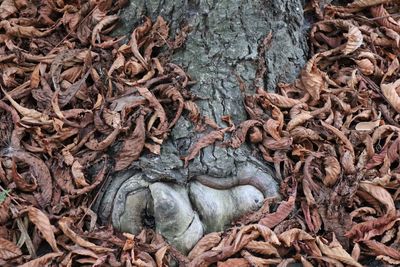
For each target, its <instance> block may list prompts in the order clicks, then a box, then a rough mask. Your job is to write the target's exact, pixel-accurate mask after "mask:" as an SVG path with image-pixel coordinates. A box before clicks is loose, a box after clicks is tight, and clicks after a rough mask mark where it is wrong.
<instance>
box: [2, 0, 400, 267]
mask: <svg viewBox="0 0 400 267" xmlns="http://www.w3.org/2000/svg"><path fill="white" fill-rule="evenodd" d="M395 2H396V1H388V0H386V1H383V0H359V1H355V2H353V3H350V4H348V5H347V6H333V5H329V6H326V7H325V9H324V10H321V9H320V7H319V5H318V3H319V1H311V3H310V4H309V8H310V10H309V12H310V11H315V14H316V17H318V22H316V23H315V24H314V25H313V26H312V28H311V31H310V46H311V50H312V53H311V54H312V57H311V59H310V60H309V61H308V63H307V64H306V66H305V67H304V69H303V70H302V72H301V75H300V77H299V78H298V80H296V81H295V82H294V83H293V84H278V89H277V91H276V93H270V92H268V90H266V89H265V88H261V87H258V88H256V94H253V95H248V94H246V90H245V88H244V87H245V86H244V85H243V86H241V87H242V89H243V94H245V103H244V104H245V106H246V110H247V111H248V115H249V120H248V121H244V122H242V123H241V124H240V125H237V126H235V125H233V124H232V121H231V120H230V118H229V117H224V121H226V122H227V126H225V127H219V126H217V125H216V123H215V122H213V121H212V120H210V119H209V118H206V117H203V116H202V115H201V114H200V113H199V111H198V109H197V107H196V104H195V103H194V100H195V99H196V97H195V95H194V94H192V93H191V92H190V90H189V88H190V84H192V82H191V81H190V77H189V76H188V75H187V74H186V73H185V72H184V70H183V69H182V68H180V67H179V66H177V65H174V64H171V63H169V60H168V59H169V56H170V55H171V53H172V51H173V50H174V49H176V48H179V47H180V46H181V45H182V44H183V42H184V39H185V36H186V34H187V32H186V30H187V29H183V30H182V31H181V32H180V33H179V34H178V35H177V36H176V37H175V39H170V38H169V29H168V24H167V22H166V21H164V20H163V19H162V18H160V17H159V18H158V19H157V20H156V21H153V22H152V21H151V20H150V19H148V18H144V19H143V24H141V25H140V26H138V27H137V28H136V29H134V30H133V32H132V35H131V36H130V37H129V40H127V39H126V38H124V37H121V38H118V37H111V36H110V35H109V34H110V33H111V32H112V29H113V28H114V27H115V25H116V23H117V19H118V17H117V15H116V12H117V11H118V9H120V8H121V7H122V5H123V3H122V2H121V1H116V2H112V1H108V0H106V1H103V0H102V1H97V2H94V1H89V2H74V1H73V2H71V3H68V4H67V3H64V2H63V1H58V2H53V1H42V2H40V3H38V2H35V1H33V2H30V1H25V0H3V1H2V2H1V4H0V20H1V21H0V66H1V68H0V72H1V80H0V85H1V90H2V92H1V93H0V96H1V97H2V99H1V100H0V119H1V124H0V149H1V153H0V181H1V188H0V189H1V190H0V265H2V266H15V265H23V266H44V265H46V264H52V265H54V266H75V265H78V264H80V265H93V266H167V264H168V263H167V262H168V261H169V260H170V259H171V258H174V259H175V260H177V261H178V262H180V264H181V265H183V266H186V265H189V266H208V265H210V264H214V263H215V264H216V265H217V266H267V265H278V266H287V265H289V264H290V263H294V262H299V263H302V264H303V265H304V266H332V265H333V266H343V265H349V266H362V264H366V263H369V262H370V261H371V260H376V261H377V262H375V263H374V264H393V265H396V264H397V265H398V264H400V252H399V251H400V250H399V249H400V223H399V221H400V211H399V207H400V204H399V199H400V187H399V183H400V167H399V163H400V161H399V155H400V154H399V150H400V125H399V121H400V117H399V114H398V113H399V112H400V96H399V93H400V74H399V68H400V64H399V58H398V55H399V52H400V51H399V50H400V21H399V14H400V6H399V5H398V4H396V3H395ZM271 38H274V35H273V33H271V34H270V35H268V36H267V37H266V38H265V40H264V41H263V42H261V45H260V58H263V57H262V54H263V53H265V50H266V49H268V43H269V40H271ZM258 64H259V71H258V77H255V80H260V79H263V77H264V74H265V72H266V71H267V69H266V68H265V64H264V63H263V62H262V61H261V60H260V62H259V63H258ZM239 75H240V74H239ZM239 81H240V78H239ZM255 84H262V83H259V82H258V83H255ZM182 114H184V115H185V116H187V117H188V118H190V119H191V121H192V122H193V123H194V124H196V125H197V126H198V127H197V129H198V130H199V131H205V133H204V137H202V138H201V139H200V140H199V141H198V143H197V144H196V145H194V147H193V148H192V149H191V150H190V152H189V154H188V155H186V156H185V157H183V160H185V163H186V164H187V163H188V162H189V161H190V160H191V159H193V158H194V157H196V156H197V155H198V153H200V151H201V149H202V148H203V147H205V146H208V145H211V144H214V143H219V142H221V141H224V143H223V145H229V146H232V147H239V146H240V145H241V144H242V143H243V142H246V141H248V142H251V143H252V144H253V146H254V149H255V150H256V151H258V153H259V155H260V156H262V157H263V158H264V160H265V161H267V162H270V163H271V164H273V165H274V167H275V169H276V176H277V179H279V180H280V181H281V186H280V188H281V190H280V192H281V195H282V200H281V201H280V202H278V201H277V200H274V199H266V200H265V203H264V205H263V207H262V208H261V209H260V210H259V211H258V212H256V213H253V214H248V215H247V216H245V217H243V218H242V219H240V220H239V221H238V222H237V223H236V226H235V227H233V228H232V229H230V230H228V231H226V232H224V233H211V234H208V235H206V236H205V237H204V238H203V239H201V240H200V241H199V242H198V244H197V245H196V246H195V248H194V249H193V250H192V251H191V252H190V254H189V255H188V256H184V255H181V254H180V253H179V252H177V251H176V250H175V249H174V248H173V247H171V246H169V245H168V244H167V243H166V242H165V241H164V240H163V239H162V237H161V236H159V235H158V234H156V233H154V232H153V231H151V230H149V229H145V230H143V232H142V233H141V234H140V235H138V236H133V235H131V234H127V233H124V234H122V233H116V232H115V231H114V230H113V229H112V228H111V226H99V225H98V224H96V220H97V217H96V214H95V213H94V212H93V211H91V210H90V207H91V205H92V204H93V201H94V200H95V198H96V192H97V191H98V190H99V189H100V188H101V186H102V184H103V182H104V181H105V180H106V179H108V178H109V177H110V175H111V174H112V173H113V172H115V171H119V170H123V169H126V168H128V167H129V166H130V164H131V163H132V162H134V161H135V160H137V159H138V157H139V156H140V155H143V153H144V154H159V153H160V147H161V144H162V143H163V140H165V139H166V138H168V134H169V132H170V130H171V128H172V127H173V126H174V124H175V123H176V121H177V119H178V118H179V117H180V116H181V115H182ZM226 133H230V134H231V138H230V139H229V140H223V139H224V136H225V134H226ZM109 155H113V156H112V157H110V156H109ZM378 261H379V263H378Z"/></svg>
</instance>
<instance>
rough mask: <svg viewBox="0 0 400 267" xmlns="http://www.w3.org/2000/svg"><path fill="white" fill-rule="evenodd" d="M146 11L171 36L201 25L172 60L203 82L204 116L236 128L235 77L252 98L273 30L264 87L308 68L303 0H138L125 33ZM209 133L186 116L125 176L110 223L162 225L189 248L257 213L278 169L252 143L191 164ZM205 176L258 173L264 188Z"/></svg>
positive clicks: (209, 151) (116, 181)
mask: <svg viewBox="0 0 400 267" xmlns="http://www.w3.org/2000/svg"><path fill="white" fill-rule="evenodd" d="M144 14H145V15H148V16H151V17H153V18H155V17H156V16H157V15H161V16H163V17H164V18H165V19H166V20H168V21H169V22H170V23H171V24H170V25H171V28H172V31H175V30H176V29H178V28H179V25H181V23H184V22H187V23H189V24H190V25H191V26H192V29H193V31H192V32H191V33H190V34H189V36H188V39H187V42H186V43H185V46H184V47H183V48H182V49H180V50H179V51H177V52H176V53H175V54H174V55H173V58H172V60H173V62H174V63H176V64H179V65H181V66H183V68H184V69H185V70H186V71H187V73H188V74H189V75H190V76H191V77H192V78H193V80H195V81H197V84H196V85H195V86H193V88H192V89H191V91H192V92H193V93H194V94H195V95H197V96H199V99H200V100H198V101H197V104H198V106H199V108H200V110H201V112H202V114H203V115H207V116H209V117H211V118H213V119H214V120H215V121H216V122H217V123H218V124H219V125H221V126H222V125H224V124H223V123H222V122H221V116H223V115H228V114H229V115H231V116H232V118H233V120H234V122H235V123H239V122H241V121H243V120H245V119H246V118H247V116H246V112H245V109H244V105H243V95H242V93H241V91H240V90H239V84H238V81H237V78H236V77H235V73H237V74H239V75H240V76H241V77H242V79H243V80H244V81H245V83H246V84H247V85H248V88H249V90H248V92H246V93H248V94H251V93H252V92H253V91H252V90H253V89H252V88H253V86H252V84H253V80H254V77H255V73H256V68H257V64H256V59H257V48H258V45H259V43H260V41H261V40H262V39H263V38H264V37H265V36H266V35H267V34H268V32H269V31H272V34H273V39H272V43H271V47H270V48H269V49H268V51H267V53H266V55H265V62H266V65H267V67H268V72H267V74H266V77H265V80H264V87H265V88H268V90H274V89H275V86H276V84H277V83H278V82H291V81H293V80H294V78H295V77H296V76H297V75H298V72H299V70H300V68H301V67H302V66H303V64H304V63H305V57H306V51H307V46H306V41H305V40H306V39H305V38H306V33H305V30H306V27H307V25H306V24H305V22H304V18H303V9H302V3H301V1H300V0H269V1H268V0H264V1H262V0H253V1H252V0H249V1H236V0H231V1H228V0H220V1H218V0H208V1H207V0H188V1H184V0H181V1H179V0H169V1H163V0H137V1H131V3H130V5H129V6H128V7H127V8H126V9H125V10H123V11H122V13H121V16H122V27H120V28H119V30H118V31H119V34H127V35H129V34H130V33H131V31H132V28H133V26H134V25H137V24H138V23H139V21H140V18H141V16H142V15H144ZM202 135H204V133H196V132H195V131H194V127H193V125H192V123H190V122H189V120H188V119H186V118H185V116H183V117H182V118H181V119H180V120H179V121H178V123H177V125H176V126H175V128H174V129H173V131H172V133H171V136H170V138H169V139H168V141H167V142H166V143H165V144H164V145H163V147H162V151H161V155H160V156H159V157H149V156H143V157H141V158H140V160H139V161H137V162H136V163H135V164H134V166H132V168H131V169H130V170H129V171H126V172H124V173H119V174H116V175H115V177H113V179H112V181H111V182H110V184H108V185H106V186H105V187H104V192H105V193H104V194H102V195H101V198H100V201H98V203H97V206H96V209H97V211H98V213H99V216H100V218H101V219H102V220H103V222H106V221H107V220H108V219H109V218H110V217H111V220H112V223H113V225H114V226H115V227H116V228H118V229H120V230H122V231H128V232H132V233H135V234H136V233H137V232H138V231H140V229H141V228H142V227H144V226H150V227H151V226H154V227H155V228H156V230H157V231H158V232H160V233H161V234H162V235H163V236H164V237H166V238H167V240H168V241H169V242H171V243H172V244H173V245H175V246H177V248H178V249H180V250H181V251H183V252H187V251H188V250H189V249H190V248H192V247H193V245H194V244H195V243H196V242H197V240H199V239H200V238H201V237H202V236H203V235H204V234H205V233H208V232H211V231H221V230H223V229H225V228H226V227H228V226H229V225H230V223H231V222H232V221H233V220H234V219H237V218H238V217H240V216H241V215H243V214H245V213H247V212H249V211H252V210H256V209H258V208H259V207H260V206H261V204H262V199H263V198H264V197H270V196H277V195H278V186H277V183H276V181H275V180H274V179H273V174H272V171H271V168H270V167H269V166H267V165H266V164H265V163H264V162H263V161H262V160H260V159H259V158H256V157H254V156H252V148H251V147H250V146H249V145H247V144H244V145H243V146H242V147H240V148H239V149H236V150H235V149H231V148H226V147H220V146H217V145H214V146H210V147H207V148H205V149H203V151H202V152H201V154H200V155H199V156H198V157H197V158H196V159H194V160H193V161H191V162H190V164H189V167H188V168H183V162H182V161H181V160H180V156H182V155H186V154H187V152H188V149H189V148H190V147H191V146H192V145H193V144H194V143H195V142H196V140H198V138H199V137H201V136H202ZM204 174H206V175H209V176H212V177H214V178H215V179H219V178H227V177H232V179H234V178H240V177H245V176H257V177H261V178H260V179H261V181H262V184H263V186H262V188H256V187H254V186H252V185H240V186H236V187H233V188H230V189H224V190H221V189H213V188H210V187H207V186H205V185H202V184H201V183H199V182H196V181H194V179H195V177H196V176H197V175H204ZM152 224H154V225H152Z"/></svg>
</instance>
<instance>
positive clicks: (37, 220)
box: [28, 206, 60, 252]
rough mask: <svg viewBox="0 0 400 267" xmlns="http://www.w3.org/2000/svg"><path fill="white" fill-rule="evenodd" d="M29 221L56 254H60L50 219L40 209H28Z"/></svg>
mask: <svg viewBox="0 0 400 267" xmlns="http://www.w3.org/2000/svg"><path fill="white" fill-rule="evenodd" d="M28 216H29V220H31V222H32V223H33V224H34V225H36V227H37V229H38V230H39V232H40V233H41V234H42V235H43V237H44V239H45V240H46V241H47V243H49V245H50V246H51V248H52V249H53V251H54V252H60V250H59V249H58V247H57V242H56V238H55V236H54V232H53V226H52V225H51V224H50V221H49V218H48V217H47V216H46V215H45V214H44V213H43V212H42V211H41V210H39V209H37V208H35V207H32V206H31V207H28Z"/></svg>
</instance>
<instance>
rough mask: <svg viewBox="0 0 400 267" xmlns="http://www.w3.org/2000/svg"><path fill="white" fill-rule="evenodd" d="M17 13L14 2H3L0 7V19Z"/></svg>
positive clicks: (5, 0) (12, 0) (8, 0)
mask: <svg viewBox="0 0 400 267" xmlns="http://www.w3.org/2000/svg"><path fill="white" fill-rule="evenodd" d="M17 12H18V9H17V8H16V7H15V3H14V0H4V1H3V2H2V3H1V5H0V19H1V20H3V19H6V18H8V17H9V16H11V15H13V14H15V13H17Z"/></svg>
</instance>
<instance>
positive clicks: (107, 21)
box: [92, 15, 119, 46]
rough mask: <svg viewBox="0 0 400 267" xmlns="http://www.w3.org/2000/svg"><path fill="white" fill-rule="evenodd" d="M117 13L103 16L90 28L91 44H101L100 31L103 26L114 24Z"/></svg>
mask: <svg viewBox="0 0 400 267" xmlns="http://www.w3.org/2000/svg"><path fill="white" fill-rule="evenodd" d="M118 18H119V16H118V15H111V16H105V17H104V18H103V19H102V20H101V21H100V22H98V23H97V24H96V26H94V28H93V30H92V45H93V46H99V45H100V44H101V37H100V32H101V31H102V30H103V28H104V27H107V26H110V25H112V24H114V23H115V22H116V21H117V20H118Z"/></svg>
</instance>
